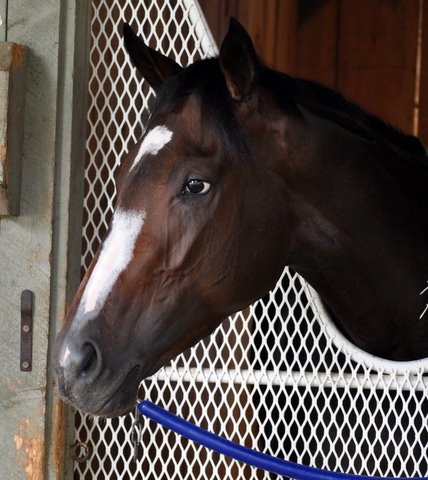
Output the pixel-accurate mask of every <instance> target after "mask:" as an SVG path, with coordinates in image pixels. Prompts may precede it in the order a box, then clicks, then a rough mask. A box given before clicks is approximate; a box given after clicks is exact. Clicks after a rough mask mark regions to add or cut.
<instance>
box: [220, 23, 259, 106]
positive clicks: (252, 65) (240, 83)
mask: <svg viewBox="0 0 428 480" xmlns="http://www.w3.org/2000/svg"><path fill="white" fill-rule="evenodd" d="M219 60H220V67H221V69H222V71H223V75H224V77H225V79H226V84H227V88H228V89H229V92H230V95H231V96H232V98H233V99H234V100H236V101H243V100H247V99H248V98H249V97H250V95H251V93H252V91H253V89H254V85H255V82H256V80H257V76H258V72H259V69H260V65H261V64H260V60H259V58H258V56H257V53H256V50H255V48H254V45H253V42H252V41H251V38H250V36H249V35H248V33H247V31H246V30H245V29H244V27H243V26H242V25H241V24H240V23H239V22H238V20H236V18H231V19H230V24H229V31H228V32H227V34H226V36H225V38H224V40H223V43H222V45H221V47H220V55H219Z"/></svg>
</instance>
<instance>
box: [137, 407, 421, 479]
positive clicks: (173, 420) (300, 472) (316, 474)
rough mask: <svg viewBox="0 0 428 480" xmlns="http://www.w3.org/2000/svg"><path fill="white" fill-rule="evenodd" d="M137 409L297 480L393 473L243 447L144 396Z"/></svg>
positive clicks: (192, 437) (216, 447)
mask: <svg viewBox="0 0 428 480" xmlns="http://www.w3.org/2000/svg"><path fill="white" fill-rule="evenodd" d="M138 409H139V411H140V413H141V414H142V415H144V416H146V417H148V418H150V419H151V420H154V421H155V422H157V423H159V424H161V425H163V426H164V427H166V428H169V429H170V430H173V431H174V432H176V433H178V434H179V435H182V436H184V437H186V438H188V439H189V440H192V441H194V442H197V443H199V444H201V445H204V446H205V447H207V448H210V449H211V450H214V451H216V452H218V453H221V454H223V455H227V456H229V457H232V458H234V459H235V460H239V461H240V462H244V463H247V464H248V465H251V466H253V467H257V468H261V469H262V470H267V471H268V472H272V473H277V474H278V475H285V476H287V477H290V478H296V479H298V480H361V479H368V478H387V479H388V480H393V477H366V476H362V475H351V474H347V473H336V472H330V471H328V470H321V469H319V468H314V467H308V466H306V465H300V464H298V463H293V462H290V461H288V460H281V459H279V458H276V457H272V456H270V455H266V454H265V453H260V452H257V451H256V450H252V449H251V448H247V447H243V446H242V445H239V444H236V443H234V442H231V441H230V440H226V439H225V438H222V437H219V436H218V435H214V434H213V433H211V432H207V431H206V430H203V429H202V428H200V427H197V426H196V425H193V424H192V423H190V422H187V421H186V420H183V419H182V418H179V417H177V416H176V415H174V414H172V413H170V412H167V411H166V410H164V409H162V408H160V407H158V406H156V405H154V404H153V403H151V402H149V401H147V400H143V401H142V402H140V404H139V405H138ZM403 478H404V477H403ZM419 478H427V477H419ZM395 480H396V479H395Z"/></svg>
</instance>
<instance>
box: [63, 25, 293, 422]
mask: <svg viewBox="0 0 428 480" xmlns="http://www.w3.org/2000/svg"><path fill="white" fill-rule="evenodd" d="M124 39H125V46H126V49H127V51H128V53H129V55H130V57H131V60H132V62H133V63H134V65H135V66H136V68H137V69H138V70H139V72H140V73H141V74H142V75H143V77H144V78H145V79H146V80H147V81H148V82H149V83H150V85H151V86H152V87H153V88H154V89H155V91H156V93H157V99H156V103H155V105H154V108H153V111H152V113H151V116H150V119H149V121H148V124H147V126H146V130H145V133H144V135H143V136H142V138H141V139H140V140H139V141H138V142H137V144H136V145H135V146H133V147H132V148H131V149H130V151H129V153H128V154H127V155H126V156H125V158H123V159H122V161H121V166H120V170H119V172H118V176H117V179H116V181H117V192H118V195H117V201H116V206H115V211H114V214H113V217H112V221H111V224H110V227H109V231H108V233H107V236H106V238H105V239H104V241H103V243H102V245H101V247H100V250H99V252H98V254H97V255H96V256H95V258H94V259H93V262H92V264H91V266H90V268H89V269H88V271H87V273H86V275H85V277H84V279H83V281H82V283H81V285H80V287H79V289H78V292H77V294H76V295H75V298H74V300H73V302H72V304H71V306H70V309H69V311H68V314H67V317H66V320H65V325H64V327H63V329H62V331H61V332H60V334H59V336H58V338H57V341H56V346H55V353H54V363H55V368H56V371H57V374H58V385H59V391H60V394H61V396H62V397H63V398H64V399H65V400H66V401H67V402H70V403H72V404H74V405H75V406H76V407H78V408H79V409H81V410H83V411H86V412H89V413H92V414H96V415H105V416H116V415H120V414H123V413H125V412H127V411H129V410H130V409H131V408H132V406H133V403H134V401H135V396H136V392H137V390H138V385H139V383H140V382H141V380H142V379H143V378H145V377H147V376H150V375H151V374H153V373H154V372H156V371H157V370H158V369H159V368H160V367H162V366H163V365H165V364H166V363H167V362H168V361H169V360H170V359H171V358H173V357H174V356H176V355H178V354H179V353H181V352H183V351H184V350H185V349H187V348H189V347H190V346H192V345H194V344H195V343H196V342H198V341H199V340H200V339H201V338H203V337H205V336H207V335H208V334H210V333H211V332H212V331H213V330H214V329H215V328H216V327H217V326H218V325H219V324H220V323H221V322H222V321H223V320H224V319H225V318H226V317H227V316H228V315H229V314H231V313H233V312H236V311H238V310H240V309H242V308H244V307H246V306H248V305H249V304H250V303H252V302H253V301H255V300H256V299H258V298H260V297H261V296H262V295H264V294H266V293H267V292H268V291H269V289H271V288H272V287H273V285H274V284H275V282H276V280H277V279H278V277H279V276H280V274H281V272H282V270H283V267H284V259H285V254H286V250H287V245H288V240H287V237H286V235H285V231H284V225H286V224H287V222H291V221H292V219H291V218H288V216H287V213H286V210H285V209H284V208H283V205H285V204H286V201H287V199H286V192H285V190H284V188H283V184H282V182H281V181H280V180H279V177H278V175H277V173H276V172H274V171H273V170H272V169H267V168H266V167H265V165H264V164H262V163H261V162H259V161H258V155H256V154H255V153H254V152H255V151H256V150H257V151H264V153H265V156H266V157H267V159H268V160H269V157H270V156H274V155H276V154H277V152H276V151H275V148H277V149H281V148H283V147H282V146H281V145H279V146H274V144H273V142H272V139H271V138H269V137H268V135H265V130H266V126H265V125H264V122H263V120H262V118H261V117H260V118H258V117H257V115H253V114H252V113H253V112H255V111H256V110H257V102H258V97H259V95H260V94H261V93H260V89H259V87H258V74H259V68H260V63H259V60H258V58H257V55H256V53H255V50H254V47H253V45H252V43H251V40H250V38H249V36H248V35H247V33H246V32H245V30H244V29H243V28H242V27H241V26H240V25H239V24H238V23H237V22H236V21H232V22H231V26H230V30H229V32H228V34H227V36H226V37H225V40H224V42H223V44H222V46H221V50H220V55H219V58H215V59H206V60H202V61H199V62H196V63H194V64H192V65H190V66H189V67H187V68H182V67H181V66H179V65H178V64H177V63H175V62H174V61H173V60H171V59H169V58H167V57H165V56H164V55H162V54H161V53H159V52H157V51H155V50H152V49H151V48H149V47H148V46H146V45H145V44H144V43H143V42H142V40H141V39H140V38H139V37H137V36H136V35H135V34H134V33H133V32H132V30H131V29H130V28H129V27H128V26H125V29H124ZM272 115H274V110H272ZM278 125H280V124H278ZM278 128H279V127H278ZM266 212H269V214H268V215H267V214H266ZM267 245H268V247H266V246H267Z"/></svg>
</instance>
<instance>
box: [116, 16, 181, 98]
mask: <svg viewBox="0 0 428 480" xmlns="http://www.w3.org/2000/svg"><path fill="white" fill-rule="evenodd" d="M123 40H124V43H125V48H126V51H127V52H128V54H129V57H130V58H131V61H132V63H133V64H134V66H135V67H136V68H137V70H138V71H139V72H140V73H141V75H142V76H143V78H144V79H145V80H147V81H148V82H149V84H150V86H151V87H152V88H153V89H154V90H155V91H158V90H159V88H160V87H161V86H162V85H163V84H164V82H165V80H167V79H168V78H169V77H171V76H173V75H175V74H177V73H179V72H180V71H181V70H183V67H181V66H180V65H179V64H178V63H176V62H174V60H172V59H171V58H169V57H167V56H165V55H163V54H162V53H159V52H157V51H156V50H154V49H153V48H150V47H148V46H147V45H146V44H145V43H144V42H143V40H142V39H141V38H140V37H139V36H138V35H136V34H135V33H134V31H133V30H132V28H131V27H130V26H129V25H128V24H127V23H125V24H124V25H123Z"/></svg>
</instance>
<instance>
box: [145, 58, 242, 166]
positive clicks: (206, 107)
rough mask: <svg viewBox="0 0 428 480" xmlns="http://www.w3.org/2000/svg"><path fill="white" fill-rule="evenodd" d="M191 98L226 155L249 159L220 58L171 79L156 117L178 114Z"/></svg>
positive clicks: (197, 64) (201, 62)
mask: <svg viewBox="0 0 428 480" xmlns="http://www.w3.org/2000/svg"><path fill="white" fill-rule="evenodd" d="M191 95H194V96H196V98H197V100H198V103H199V106H200V117H201V129H203V130H207V129H213V130H214V131H215V132H216V133H217V134H218V136H219V139H220V142H221V144H222V145H223V149H224V152H225V154H226V156H227V157H229V158H230V159H231V160H233V161H239V160H241V159H242V158H244V157H246V156H248V154H249V149H248V145H247V143H246V140H245V137H244V135H243V134H242V131H241V129H240V126H239V123H238V121H237V119H236V116H235V109H234V103H233V100H232V99H231V97H230V95H229V91H228V89H227V86H226V82H225V79H224V76H223V74H222V72H221V68H220V64H219V61H218V58H208V59H204V60H199V61H196V62H195V63H193V64H191V65H189V66H188V67H187V68H185V69H183V71H182V72H180V73H178V74H177V75H175V76H174V77H172V78H171V79H169V80H168V81H167V82H166V83H165V84H164V86H163V88H162V89H161V90H160V91H159V93H158V96H157V98H156V102H155V104H154V107H153V111H152V117H156V115H158V114H160V115H164V114H169V113H173V112H176V111H178V110H179V109H180V108H181V106H182V105H183V103H184V102H185V101H186V100H187V99H188V98H189V97H190V96H191Z"/></svg>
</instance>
